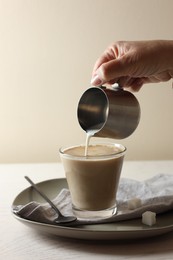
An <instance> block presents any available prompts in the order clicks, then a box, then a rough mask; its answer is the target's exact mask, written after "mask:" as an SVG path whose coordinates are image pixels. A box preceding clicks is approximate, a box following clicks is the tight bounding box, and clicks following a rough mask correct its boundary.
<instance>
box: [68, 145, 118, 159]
mask: <svg viewBox="0 0 173 260" xmlns="http://www.w3.org/2000/svg"><path fill="white" fill-rule="evenodd" d="M85 149H86V147H85V146H76V147H72V148H69V149H67V150H66V151H65V153H67V154H70V155H74V156H85ZM118 152H121V150H120V149H119V148H117V147H115V146H108V145H99V144H97V145H89V146H88V149H87V156H104V155H111V154H115V153H118ZM86 159H87V157H86Z"/></svg>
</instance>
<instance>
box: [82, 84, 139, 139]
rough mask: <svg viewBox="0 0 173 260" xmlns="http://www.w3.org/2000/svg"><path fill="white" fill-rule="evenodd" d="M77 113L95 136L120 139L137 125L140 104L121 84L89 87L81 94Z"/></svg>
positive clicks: (84, 127) (86, 127) (130, 132)
mask: <svg viewBox="0 0 173 260" xmlns="http://www.w3.org/2000/svg"><path fill="white" fill-rule="evenodd" d="M77 115H78V121H79V124H80V126H81V127H82V129H83V130H85V131H86V132H92V133H93V134H94V136H97V137H108V138H114V139H123V138H126V137H128V136H129V135H131V134H132V133H133V132H134V130H135V129H136V127H137V126H138V123H139V120H140V105H139V102H138V100H137V99H136V97H135V96H134V95H133V94H132V93H131V92H129V91H125V90H123V89H122V88H121V87H117V88H113V87H112V88H106V87H104V86H101V87H91V88H89V89H87V90H86V91H85V92H84V93H83V95H82V97H81V98H80V101H79V104H78V111H77Z"/></svg>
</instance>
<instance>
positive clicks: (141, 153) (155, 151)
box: [0, 0, 173, 163]
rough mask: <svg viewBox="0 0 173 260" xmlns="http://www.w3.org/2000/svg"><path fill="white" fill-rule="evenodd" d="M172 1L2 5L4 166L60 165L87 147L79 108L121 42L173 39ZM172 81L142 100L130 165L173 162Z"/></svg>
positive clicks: (27, 0)
mask: <svg viewBox="0 0 173 260" xmlns="http://www.w3.org/2000/svg"><path fill="white" fill-rule="evenodd" d="M172 10H173V1H172V0H145V1H142V0H0V163H13V162H56V161H57V160H59V157H58V148H59V147H60V146H62V145H67V144H75V143H81V142H82V143H83V142H84V140H85V133H84V132H83V131H82V130H81V128H80V127H79V125H78V121H77V117H76V108H77V103H78V100H79V98H80V96H81V94H82V93H83V91H84V90H85V89H86V88H87V87H89V86H90V84H89V83H90V77H91V71H92V67H93V64H94V62H95V60H96V58H97V57H98V56H99V55H100V54H101V53H102V51H103V50H104V49H105V48H106V47H107V45H109V44H110V43H111V42H113V41H115V40H143V39H173V21H172ZM171 85H172V82H171V81H170V82H167V83H163V84H158V85H152V84H150V85H146V86H145V87H144V88H143V89H142V90H141V91H140V92H139V93H137V94H136V96H137V98H138V99H139V101H140V104H141V109H142V116H141V121H140V125H139V127H138V129H137V130H136V132H135V133H134V134H133V135H132V136H131V137H129V138H127V139H124V140H122V141H120V142H121V143H123V144H125V145H126V146H127V148H128V153H127V157H126V159H128V160H145V159H151V160H152V159H156V160H157V159H173V89H172V87H171Z"/></svg>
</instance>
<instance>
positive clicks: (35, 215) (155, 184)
mask: <svg viewBox="0 0 173 260" xmlns="http://www.w3.org/2000/svg"><path fill="white" fill-rule="evenodd" d="M133 198H138V199H140V200H141V206H139V207H138V208H135V209H133V210H130V209H129V208H128V201H129V200H131V199H133ZM52 201H53V203H54V204H55V205H56V206H57V207H58V208H59V210H60V211H61V212H62V214H64V215H73V212H72V206H71V196H70V192H69V190H68V189H63V190H62V191H61V192H60V193H59V194H58V195H57V197H55V199H54V200H52ZM117 205H118V213H117V214H116V215H114V216H112V217H110V218H106V219H102V220H100V219H94V220H93V219H92V220H91V219H85V220H84V219H77V221H75V223H68V226H69V225H71V226H74V225H84V224H98V223H110V222H117V221H122V220H128V219H134V218H139V217H141V216H142V213H143V212H145V211H148V210H150V211H154V212H155V213H156V214H158V213H163V212H166V211H168V210H171V209H173V175H169V174H158V175H156V176H154V177H153V178H151V179H148V180H145V181H136V180H133V179H127V178H121V179H120V183H119V188H118V192H117ZM13 212H14V213H15V214H17V215H18V216H20V217H22V218H25V219H28V220H32V221H37V222H41V223H47V224H54V225H57V224H56V223H55V219H56V218H57V214H56V213H55V211H54V210H53V209H52V208H51V207H50V205H49V204H48V203H44V204H40V203H38V202H35V201H32V202H30V203H28V204H26V205H18V206H15V207H14V208H13Z"/></svg>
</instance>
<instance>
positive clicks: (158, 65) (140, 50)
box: [91, 40, 173, 91]
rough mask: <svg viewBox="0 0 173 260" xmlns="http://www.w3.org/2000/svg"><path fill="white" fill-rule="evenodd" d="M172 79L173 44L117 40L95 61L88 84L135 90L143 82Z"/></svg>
mask: <svg viewBox="0 0 173 260" xmlns="http://www.w3.org/2000/svg"><path fill="white" fill-rule="evenodd" d="M172 77H173V41H168V40H153V41H120V42H116V43H114V44H112V45H111V46H109V47H108V48H107V49H106V50H105V52H104V53H103V54H102V55H101V56H100V58H99V59H98V60H97V61H96V63H95V66H94V69H93V73H92V80H91V84H92V85H93V86H100V85H102V84H105V83H107V84H114V83H118V84H119V85H120V86H122V87H123V88H131V90H132V91H138V90H139V89H140V88H141V87H142V85H143V84H145V83H156V82H163V81H168V80H170V79H171V78H172Z"/></svg>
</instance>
